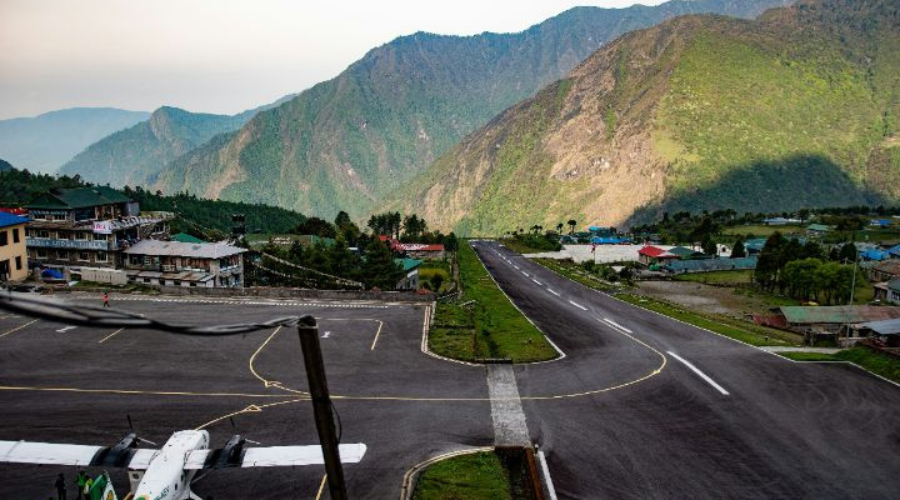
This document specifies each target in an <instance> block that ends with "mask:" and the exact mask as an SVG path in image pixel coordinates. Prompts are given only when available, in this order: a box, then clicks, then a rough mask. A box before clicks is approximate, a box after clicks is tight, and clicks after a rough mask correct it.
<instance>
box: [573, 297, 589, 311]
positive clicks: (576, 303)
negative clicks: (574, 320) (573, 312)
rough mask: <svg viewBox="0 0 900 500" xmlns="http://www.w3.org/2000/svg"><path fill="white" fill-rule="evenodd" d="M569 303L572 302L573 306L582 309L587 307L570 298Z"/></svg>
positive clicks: (585, 309) (584, 309)
mask: <svg viewBox="0 0 900 500" xmlns="http://www.w3.org/2000/svg"><path fill="white" fill-rule="evenodd" d="M569 304H572V305H573V306H575V307H577V308H579V309H581V310H582V311H587V307H584V306H583V305H581V304H579V303H578V302H573V301H571V300H570V301H569Z"/></svg>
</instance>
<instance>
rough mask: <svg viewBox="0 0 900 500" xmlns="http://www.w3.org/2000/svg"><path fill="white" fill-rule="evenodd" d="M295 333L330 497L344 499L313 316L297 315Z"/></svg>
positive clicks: (328, 396)
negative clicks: (310, 399)
mask: <svg viewBox="0 0 900 500" xmlns="http://www.w3.org/2000/svg"><path fill="white" fill-rule="evenodd" d="M297 333H298V334H299V335H300V347H301V349H302V350H303V363H304V364H305V365H306V376H307V378H308V379H309V393H310V395H311V396H312V404H313V413H314V414H315V420H316V430H317V431H318V432H319V442H320V443H321V445H322V456H323V457H324V458H325V472H326V474H327V477H328V489H329V491H330V492H331V500H347V485H346V484H345V482H344V469H343V468H342V466H341V455H340V452H339V451H338V441H337V434H336V433H335V429H334V418H333V417H334V414H333V411H332V405H331V396H330V395H329V394H328V381H327V380H326V379H325V363H324V362H323V361H322V346H321V345H320V344H319V327H318V326H317V325H316V319H315V318H313V317H312V316H308V315H307V316H304V317H302V318H300V321H299V322H298V324H297Z"/></svg>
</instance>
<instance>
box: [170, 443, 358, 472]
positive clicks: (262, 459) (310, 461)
mask: <svg viewBox="0 0 900 500" xmlns="http://www.w3.org/2000/svg"><path fill="white" fill-rule="evenodd" d="M338 451H339V453H340V454H341V462H342V463H345V464H355V463H358V462H359V461H360V460H362V458H363V455H365V454H366V445H364V444H362V443H357V444H342V445H338ZM214 454H215V451H210V450H197V451H193V452H191V453H190V455H189V456H188V459H187V461H186V463H185V467H184V468H185V469H186V470H199V469H209V468H219V467H223V466H222V465H218V466H216V465H213V464H212V463H211V457H214V456H215V455H214ZM324 463H325V458H324V457H323V456H322V447H321V446H319V445H310V446H269V447H263V448H247V449H245V450H243V453H242V456H241V458H240V465H238V464H233V465H232V464H229V465H225V466H224V467H241V468H246V467H294V466H299V465H318V464H324Z"/></svg>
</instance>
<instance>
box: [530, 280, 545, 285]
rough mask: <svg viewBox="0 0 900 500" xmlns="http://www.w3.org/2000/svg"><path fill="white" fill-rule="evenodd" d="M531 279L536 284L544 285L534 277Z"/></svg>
mask: <svg viewBox="0 0 900 500" xmlns="http://www.w3.org/2000/svg"><path fill="white" fill-rule="evenodd" d="M531 281H534V283H535V284H536V285H537V286H544V284H543V283H541V282H540V281H538V280H536V279H534V278H531Z"/></svg>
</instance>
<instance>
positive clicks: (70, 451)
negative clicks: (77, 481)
mask: <svg viewBox="0 0 900 500" xmlns="http://www.w3.org/2000/svg"><path fill="white" fill-rule="evenodd" d="M102 449H103V447H102V446H83V445H80V444H54V443H33V442H28V441H0V462H3V463H10V464H45V465H85V466H87V465H90V464H91V460H93V459H94V456H95V455H97V452H99V451H100V450H102Z"/></svg>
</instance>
